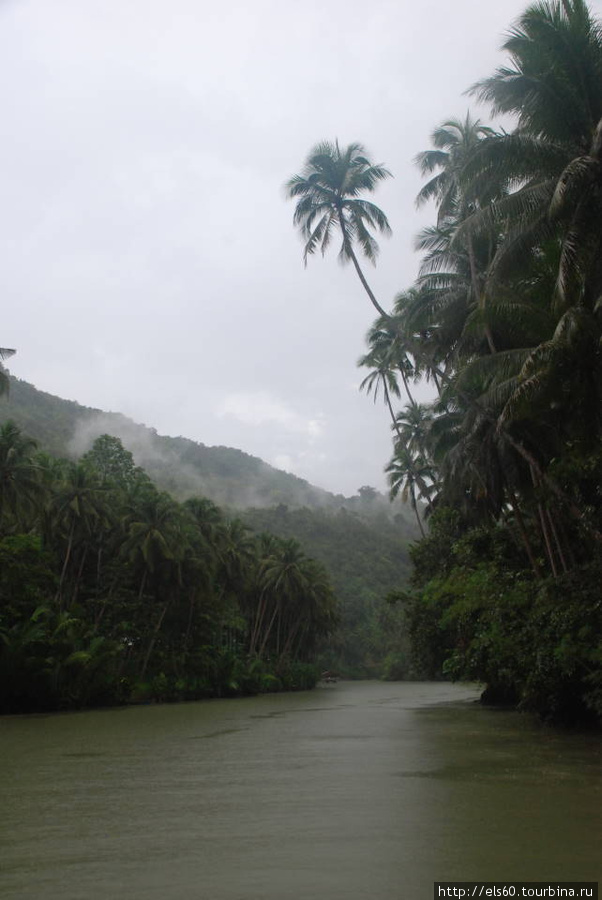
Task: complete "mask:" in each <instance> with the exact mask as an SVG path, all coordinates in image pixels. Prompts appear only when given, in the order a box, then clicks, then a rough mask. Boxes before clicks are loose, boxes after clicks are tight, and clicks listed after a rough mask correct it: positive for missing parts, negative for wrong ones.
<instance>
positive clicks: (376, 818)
mask: <svg viewBox="0 0 602 900" xmlns="http://www.w3.org/2000/svg"><path fill="white" fill-rule="evenodd" d="M476 697H477V691H476V689H473V688H471V687H461V686H455V685H445V684H443V685H442V684H426V683H425V684H415V683H413V684H381V683H376V682H360V683H339V684H336V685H324V686H321V687H319V688H318V689H316V690H315V691H311V692H304V693H300V694H279V695H274V696H263V697H257V698H248V699H242V700H224V701H221V700H218V701H208V702H201V703H186V704H179V705H173V706H169V705H166V706H146V707H130V708H126V709H117V710H101V711H90V712H82V713H73V714H65V715H52V716H28V717H5V718H2V719H0V757H1V758H0V797H1V800H2V811H1V815H0V829H1V832H2V848H1V857H0V860H1V864H2V874H1V876H0V878H1V880H0V896H1V897H2V898H3V900H38V898H39V900H121V898H127V900H289V898H290V900H293V898H294V900H310V898H311V900H314V898H316V900H317V898H320V900H398V898H410V900H414V898H415V900H422V898H425V900H426V898H429V900H430V898H431V897H432V890H433V887H432V886H433V881H443V880H450V881H451V880H476V879H483V880H490V881H493V880H531V881H538V880H539V881H543V880H545V881H562V880H564V881H568V880H582V881H595V880H599V879H600V876H601V870H602V863H601V856H602V854H601V849H600V848H601V846H602V754H601V752H600V742H599V739H598V738H596V737H595V736H588V735H578V734H570V733H568V734H567V733H558V732H556V731H552V730H550V729H547V728H544V727H541V726H539V725H537V724H535V723H534V722H533V721H532V720H530V719H529V718H526V717H523V716H521V715H518V714H516V713H509V712H503V711H497V710H488V709H484V708H482V707H481V706H480V705H479V704H477V703H475V699H476Z"/></svg>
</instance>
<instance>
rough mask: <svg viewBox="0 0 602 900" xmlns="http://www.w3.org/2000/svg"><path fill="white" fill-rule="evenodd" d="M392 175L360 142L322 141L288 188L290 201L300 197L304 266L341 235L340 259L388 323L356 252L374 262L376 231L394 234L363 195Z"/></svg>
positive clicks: (296, 220) (297, 212)
mask: <svg viewBox="0 0 602 900" xmlns="http://www.w3.org/2000/svg"><path fill="white" fill-rule="evenodd" d="M390 177H391V173H390V172H389V171H388V170H387V169H385V168H384V166H382V165H381V164H377V165H374V164H373V163H372V162H370V160H369V159H368V156H367V152H366V150H365V148H364V147H363V146H362V144H358V143H353V144H349V145H348V146H347V147H344V148H343V149H341V148H340V147H339V142H338V141H335V142H334V143H331V142H329V141H322V142H321V143H320V144H316V146H315V147H313V149H312V150H311V151H310V153H309V156H308V157H307V160H306V162H305V166H304V168H303V170H302V173H301V174H300V175H293V176H292V178H290V179H289V181H288V182H287V184H286V186H285V189H286V192H287V196H288V197H290V198H291V199H293V198H298V202H297V206H296V207H295V214H294V217H293V222H294V224H295V225H298V226H299V227H300V229H301V234H302V235H303V239H304V241H305V248H304V251H303V259H304V261H305V263H306V264H307V258H308V256H311V255H312V254H313V253H314V252H315V251H316V249H320V250H321V252H322V255H324V253H325V252H326V250H327V249H328V247H329V245H330V242H331V240H332V237H333V232H334V231H340V233H341V237H342V243H341V249H340V251H339V260H340V261H341V262H342V263H346V262H349V261H351V262H352V263H353V266H354V268H355V271H356V272H357V275H358V277H359V279H360V281H361V283H362V285H363V287H364V290H365V291H366V293H367V294H368V297H369V298H370V302H371V303H372V304H373V306H374V307H375V309H376V310H377V311H378V314H379V315H380V316H383V318H385V319H387V318H388V316H387V313H386V312H385V311H384V309H383V308H382V307H381V306H380V304H379V303H378V301H377V299H376V297H375V296H374V294H373V292H372V290H371V288H370V286H369V284H368V282H367V281H366V278H365V276H364V273H363V272H362V269H361V268H360V264H359V262H358V259H357V256H356V254H355V251H354V249H353V248H354V245H355V244H358V245H359V247H360V249H361V251H362V253H363V255H364V256H365V257H366V259H368V260H369V261H370V262H372V263H374V262H375V261H376V257H377V255H378V244H377V243H376V240H375V239H374V236H373V234H372V231H374V230H376V231H380V232H381V233H382V234H385V235H389V234H391V228H390V226H389V222H388V220H387V217H386V216H385V214H384V213H383V212H382V210H380V209H379V208H378V206H376V205H375V204H374V203H370V202H369V201H368V200H364V199H363V198H362V197H361V196H360V195H361V194H364V193H366V192H367V193H372V192H373V191H374V190H375V189H376V187H377V185H378V184H379V182H381V181H383V180H385V179H386V178H390Z"/></svg>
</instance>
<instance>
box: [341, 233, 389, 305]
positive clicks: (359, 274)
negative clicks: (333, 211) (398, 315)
mask: <svg viewBox="0 0 602 900" xmlns="http://www.w3.org/2000/svg"><path fill="white" fill-rule="evenodd" d="M339 221H340V225H341V232H342V234H343V242H344V244H345V249H346V251H347V253H348V254H349V259H350V260H351V262H352V263H353V265H354V267H355V271H356V272H357V277H358V278H359V280H360V281H361V283H362V286H363V288H364V290H365V291H366V293H367V294H368V297H369V298H370V303H371V304H372V306H373V307H374V308H375V310H376V311H377V312H378V314H379V316H382V318H383V319H385V321H386V322H389V321H390V320H391V316H390V315H389V313H386V312H385V311H384V309H383V308H382V306H381V305H380V303H379V302H378V300H377V299H376V297H375V296H374V294H373V293H372V289H371V288H370V285H369V284H368V282H367V281H366V276H365V275H364V273H363V272H362V270H361V267H360V264H359V262H358V261H357V256H356V255H355V253H354V252H353V247H352V246H351V241H350V240H349V236H348V234H347V228H346V226H345V220H344V218H343V216H340V217H339Z"/></svg>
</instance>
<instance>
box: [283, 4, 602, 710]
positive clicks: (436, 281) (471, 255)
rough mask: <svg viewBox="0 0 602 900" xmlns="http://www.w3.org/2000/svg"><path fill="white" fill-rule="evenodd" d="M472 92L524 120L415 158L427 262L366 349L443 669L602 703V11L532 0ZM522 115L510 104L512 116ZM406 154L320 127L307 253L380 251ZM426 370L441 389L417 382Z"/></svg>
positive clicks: (304, 204)
mask: <svg viewBox="0 0 602 900" xmlns="http://www.w3.org/2000/svg"><path fill="white" fill-rule="evenodd" d="M503 51H504V53H505V57H506V60H505V62H504V64H503V65H502V66H500V68H498V69H497V70H496V71H495V72H494V73H493V74H492V75H491V76H489V77H486V78H484V79H483V80H482V81H480V82H478V83H477V84H476V85H473V86H472V88H470V89H469V91H468V93H469V94H470V95H472V97H473V98H475V99H476V100H478V101H480V102H481V104H483V105H484V106H485V108H486V109H487V111H488V112H489V113H490V114H491V117H492V118H493V119H494V120H495V117H496V116H499V115H503V116H504V122H505V123H506V126H505V127H504V128H502V127H496V126H495V125H494V124H493V125H486V124H484V123H483V122H482V121H481V120H479V119H478V118H475V117H474V116H473V114H471V113H468V114H466V115H464V116H462V117H460V118H450V119H448V120H447V121H445V122H443V123H442V124H441V125H439V126H438V127H437V128H435V130H434V131H433V134H432V146H431V147H430V148H429V149H427V150H425V151H424V152H422V153H420V154H419V156H418V157H417V160H416V163H417V165H418V166H419V168H420V170H421V172H422V174H423V175H424V176H425V183H424V186H423V187H422V189H421V191H420V193H419V195H418V198H417V203H418V205H422V204H426V203H431V204H433V205H434V206H435V209H436V216H435V219H434V222H433V224H432V225H430V226H429V227H427V228H425V229H423V230H422V231H421V233H420V234H419V235H418V237H417V240H416V248H417V250H418V251H419V252H420V254H421V264H420V273H419V277H418V279H417V280H416V281H415V283H413V284H411V285H409V286H408V287H406V288H405V289H404V290H402V291H401V292H399V293H398V294H397V296H396V298H395V302H394V304H393V306H392V309H391V310H390V312H386V311H385V309H384V307H383V306H381V304H380V303H379V304H378V307H377V308H378V311H379V316H378V319H377V320H376V321H375V323H374V325H373V327H372V329H371V330H370V332H369V334H368V336H367V345H368V346H367V352H366V353H365V354H364V355H363V356H362V358H361V360H360V366H361V367H363V368H365V369H367V370H368V374H367V375H366V378H365V380H364V384H363V386H364V388H365V389H366V390H372V391H374V390H376V389H377V388H378V389H379V390H380V393H381V395H382V397H383V399H384V402H385V403H386V404H387V406H388V408H389V411H390V416H391V429H392V439H393V454H392V458H391V460H390V462H389V463H388V465H387V469H386V471H387V473H388V478H389V484H390V488H391V495H392V496H396V495H398V494H399V495H400V496H402V497H403V498H404V499H406V500H407V501H408V502H409V503H410V504H411V507H412V508H413V510H414V512H415V515H416V519H417V522H418V523H419V525H420V528H421V529H422V533H423V537H422V540H421V541H419V542H418V543H417V544H416V545H415V546H414V548H413V549H412V553H411V555H412V558H413V562H414V575H413V589H412V590H411V591H407V590H399V591H397V592H394V593H393V594H391V595H390V597H389V600H390V602H391V603H392V604H395V603H403V605H404V606H405V608H406V612H407V621H408V628H409V631H410V634H411V637H412V643H413V652H414V656H415V659H416V662H417V664H418V665H420V667H421V668H422V671H423V672H424V673H425V674H426V675H429V676H435V677H437V676H439V677H440V676H441V675H445V676H451V677H454V678H458V679H471V680H478V681H481V682H483V683H484V684H485V685H486V686H487V688H486V692H485V695H486V696H487V697H488V698H490V699H492V700H493V699H498V700H501V701H504V702H509V703H513V704H518V705H520V706H522V707H524V708H530V709H534V710H536V711H537V712H538V713H539V714H541V715H542V716H544V717H547V718H553V719H557V720H563V721H574V720H579V721H582V720H588V719H590V720H591V719H594V720H595V719H597V720H599V719H600V718H602V490H601V484H602V443H601V440H600V438H601V432H602V26H601V24H600V22H598V21H596V20H595V19H594V18H593V16H592V14H591V12H590V10H589V9H588V7H587V5H586V4H585V2H583V0H558V2H541V3H536V4H534V5H532V6H529V7H528V8H527V9H526V10H525V12H524V13H523V15H522V16H521V17H520V18H519V19H518V21H517V22H516V23H515V24H514V25H513V26H512V28H511V29H510V31H509V32H508V35H507V38H506V40H505V42H504V45H503ZM507 123H510V125H511V127H509V126H508V124H507ZM387 174H388V172H387V170H386V169H384V167H383V166H381V165H377V166H374V165H373V164H372V163H371V162H370V159H369V157H368V155H367V153H366V151H365V150H364V148H363V147H361V145H359V144H352V145H350V146H349V147H348V148H342V147H339V144H338V142H335V143H326V142H323V143H322V144H319V145H317V146H316V147H315V148H314V149H313V150H312V151H311V153H310V155H309V157H308V159H307V162H306V165H305V168H304V169H303V172H302V174H301V175H299V176H296V177H294V178H293V179H291V180H290V181H289V183H288V188H289V194H290V196H291V197H292V198H293V199H297V201H298V202H297V207H296V212H295V223H296V224H297V225H299V226H300V228H301V231H302V235H303V240H304V243H305V255H306V257H307V255H308V254H311V253H313V252H314V251H315V250H317V249H320V250H321V251H322V252H324V251H325V250H326V249H327V248H328V245H329V242H330V239H331V237H332V236H333V233H334V230H335V229H337V230H338V232H339V234H340V235H341V236H342V249H341V254H342V257H343V259H345V258H348V259H350V260H351V261H352V262H353V263H354V265H355V266H356V269H357V270H358V275H359V276H360V279H361V282H362V285H363V287H364V289H365V290H366V291H367V292H368V295H369V298H370V300H371V302H373V303H374V299H375V298H374V299H373V297H372V296H370V294H371V291H370V289H369V287H368V286H367V282H366V279H365V277H364V275H363V272H361V270H359V264H358V263H357V256H356V255H355V254H354V253H352V248H353V247H355V248H357V252H358V253H363V254H364V256H365V257H366V258H367V259H368V260H374V258H375V255H376V251H377V245H376V243H375V239H374V234H375V233H377V232H379V231H380V232H383V233H386V232H387V221H386V217H385V216H384V214H383V213H381V212H380V211H379V210H378V209H377V208H375V207H374V205H373V204H372V203H368V201H365V200H363V199H362V197H361V194H362V193H366V192H369V193H370V192H372V191H373V190H374V189H375V187H376V186H377V184H378V182H379V181H380V180H382V179H383V178H384V177H386V175H387ZM424 380H426V381H427V382H429V383H430V384H431V386H432V392H433V395H434V396H435V399H434V400H433V402H431V403H427V404H424V403H417V402H416V400H415V399H414V396H413V392H412V388H413V386H414V385H415V384H417V383H418V382H419V381H424Z"/></svg>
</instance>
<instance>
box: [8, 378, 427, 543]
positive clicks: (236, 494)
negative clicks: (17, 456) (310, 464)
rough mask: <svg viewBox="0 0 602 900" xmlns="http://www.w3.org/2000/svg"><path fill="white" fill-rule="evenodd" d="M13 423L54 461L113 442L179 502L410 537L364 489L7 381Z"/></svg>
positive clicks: (405, 514) (400, 514)
mask: <svg viewBox="0 0 602 900" xmlns="http://www.w3.org/2000/svg"><path fill="white" fill-rule="evenodd" d="M7 419H14V420H15V421H16V422H17V423H18V424H19V426H20V427H21V428H22V429H23V431H24V432H26V433H27V434H28V435H31V436H32V437H33V438H35V439H36V440H37V441H38V443H39V446H40V448H41V449H43V450H46V451H48V452H50V453H53V454H55V455H57V456H67V457H70V458H79V457H80V456H82V455H83V454H84V453H86V451H88V450H89V449H90V448H91V446H92V444H93V443H94V441H95V440H96V438H98V437H99V436H100V435H101V434H111V435H113V436H115V437H118V438H119V439H120V440H121V441H122V443H123V444H124V446H125V447H126V448H127V449H128V450H130V451H131V453H132V454H133V456H134V459H135V461H136V464H137V465H139V466H141V467H142V468H143V469H145V470H146V471H147V472H148V474H149V475H150V477H151V478H152V479H153V480H154V481H156V483H157V484H158V485H159V486H160V487H161V488H163V489H164V490H167V491H169V492H170V493H172V494H173V495H174V496H175V497H176V498H177V499H180V500H183V499H186V498H187V497H190V496H194V495H201V496H205V497H209V498H210V499H211V500H213V501H214V502H215V503H218V504H219V505H221V506H227V507H230V508H235V509H247V508H249V507H259V508H263V507H271V506H277V505H279V504H284V505H286V506H290V507H304V506H307V507H310V508H314V509H315V508H321V509H324V510H332V511H338V510H340V509H341V508H344V509H347V510H348V511H351V512H357V513H361V514H362V515H365V516H368V517H370V518H374V517H386V518H387V519H391V520H392V519H393V518H398V520H399V519H401V520H403V521H404V524H405V523H409V524H407V528H408V534H409V535H410V537H413V536H414V525H413V522H412V516H411V511H410V510H409V508H408V507H407V506H405V505H404V504H402V503H401V502H399V501H398V502H396V503H395V504H390V503H389V501H388V499H387V498H386V497H384V496H383V495H381V494H378V493H377V492H375V491H372V490H369V489H367V487H366V486H364V487H363V488H362V490H359V487H360V486H358V494H357V495H356V496H354V497H350V498H345V497H344V496H343V495H341V494H331V493H329V492H328V491H325V490H323V489H321V488H318V487H315V486H314V485H311V484H309V483H308V482H307V481H304V480H303V479H302V478H298V477H297V476H296V475H291V474H290V473H288V472H284V471H281V470H279V469H276V468H274V467H273V466H270V465H268V463H266V462H264V461H263V460H261V459H259V458H257V457H255V456H251V455H249V454H247V453H244V452H243V451H242V450H237V449H235V448H232V447H208V446H205V445H204V444H202V443H198V442H196V441H192V440H189V439H188V438H185V437H169V436H165V435H159V434H158V433H157V431H156V430H155V429H154V428H152V427H148V426H146V425H142V424H138V423H136V422H133V421H132V420H131V419H129V418H127V417H126V416H124V415H122V414H121V413H115V412H103V411H102V410H98V409H91V408H89V407H85V406H81V405H80V404H78V403H76V402H74V401H71V400H62V399H61V398H59V397H54V396H53V395H51V394H47V393H45V392H44V391H39V390H37V388H35V387H34V386H33V385H31V384H28V383H27V382H25V381H21V380H19V379H16V378H11V390H10V395H9V398H8V400H4V401H2V404H1V406H0V421H5V420H7Z"/></svg>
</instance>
